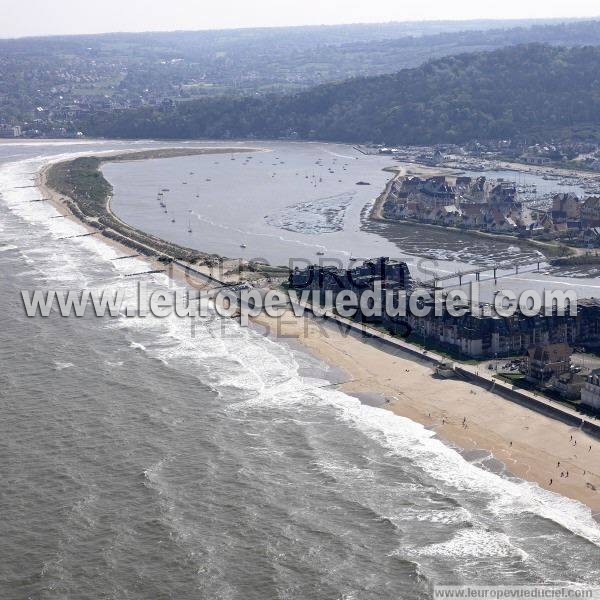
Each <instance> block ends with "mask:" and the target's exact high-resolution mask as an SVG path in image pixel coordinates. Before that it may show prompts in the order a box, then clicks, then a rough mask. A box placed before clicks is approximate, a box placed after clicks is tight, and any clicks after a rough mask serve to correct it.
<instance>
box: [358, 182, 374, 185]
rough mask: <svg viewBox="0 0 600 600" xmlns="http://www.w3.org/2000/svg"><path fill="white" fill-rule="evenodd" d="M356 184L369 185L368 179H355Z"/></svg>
mask: <svg viewBox="0 0 600 600" xmlns="http://www.w3.org/2000/svg"><path fill="white" fill-rule="evenodd" d="M356 185H371V184H370V183H369V182H368V181H357V182H356Z"/></svg>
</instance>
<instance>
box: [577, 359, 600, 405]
mask: <svg viewBox="0 0 600 600" xmlns="http://www.w3.org/2000/svg"><path fill="white" fill-rule="evenodd" d="M581 403H582V404H583V405H584V406H587V407H589V408H591V409H593V410H596V411H599V412H600V369H596V370H595V371H592V373H590V375H589V377H588V378H587V381H586V382H585V383H584V384H583V387H582V388H581Z"/></svg>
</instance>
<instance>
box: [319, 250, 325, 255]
mask: <svg viewBox="0 0 600 600" xmlns="http://www.w3.org/2000/svg"><path fill="white" fill-rule="evenodd" d="M324 255H325V252H323V251H322V250H319V251H318V252H317V256H324Z"/></svg>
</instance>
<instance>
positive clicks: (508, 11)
mask: <svg viewBox="0 0 600 600" xmlns="http://www.w3.org/2000/svg"><path fill="white" fill-rule="evenodd" d="M475 10H477V13H475ZM559 11H560V12H559ZM565 13H567V14H565ZM3 17H4V18H3V21H2V25H3V27H1V29H0V38H1V39H20V38H28V37H56V36H77V35H101V34H111V33H159V32H179V31H226V30H243V29H276V28H283V27H320V26H323V27H335V26H344V25H377V24H388V23H415V24H416V23H436V22H448V23H449V22H472V21H488V22H489V21H504V22H506V21H572V20H586V19H590V20H593V19H598V18H600V11H599V10H598V6H597V3H596V2H595V1H594V2H592V1H591V0H573V1H572V2H570V3H569V6H567V7H565V6H560V8H558V7H556V6H554V5H552V4H550V5H548V4H547V3H546V2H542V1H541V0H532V1H530V2H528V3H522V2H519V1H518V0H506V1H505V2H504V3H503V5H502V7H496V6H491V7H487V6H478V7H477V8H476V9H474V8H473V6H472V5H471V3H470V1H468V0H456V2H455V3H454V4H453V5H452V6H449V5H448V4H446V3H443V2H439V0H428V1H427V0H426V1H425V2H418V3H417V2H414V3H411V2H408V3H406V4H404V5H403V6H401V7H399V6H398V4H397V3H396V2H395V1H394V0H372V2H371V3H369V5H368V6H366V5H365V4H364V3H363V2H358V1H357V0H351V1H350V2H347V3H346V5H345V6H344V7H343V8H341V7H339V5H332V3H328V2H318V1H317V0H305V1H304V2H303V3H302V4H301V5H294V6H283V7H282V6H281V5H280V4H279V3H277V2H275V0H256V1H255V2H254V3H253V4H252V5H250V4H248V3H246V2H241V0H232V2H230V3H229V4H228V5H227V7H226V9H225V8H224V7H221V6H199V5H198V4H197V3H196V2H193V1H192V0H171V1H170V2H169V3H164V2H162V1H161V2H159V1H153V0H150V1H144V0H132V1H131V2H127V3H123V2H120V1H118V0H104V2H103V3H102V5H92V6H89V5H85V6H84V5H82V4H81V3H80V2H78V1H76V0H55V1H54V2H52V3H47V2H45V1H43V0H22V1H21V2H20V3H18V4H10V5H8V6H6V7H5V9H4V15H3Z"/></svg>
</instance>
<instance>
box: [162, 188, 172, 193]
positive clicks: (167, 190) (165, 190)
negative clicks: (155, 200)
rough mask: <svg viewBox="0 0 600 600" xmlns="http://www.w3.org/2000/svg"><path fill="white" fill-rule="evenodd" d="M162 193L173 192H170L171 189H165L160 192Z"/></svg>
mask: <svg viewBox="0 0 600 600" xmlns="http://www.w3.org/2000/svg"><path fill="white" fill-rule="evenodd" d="M160 191H161V192H170V191H171V190H169V188H163V189H162V190H160Z"/></svg>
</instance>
